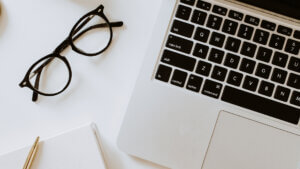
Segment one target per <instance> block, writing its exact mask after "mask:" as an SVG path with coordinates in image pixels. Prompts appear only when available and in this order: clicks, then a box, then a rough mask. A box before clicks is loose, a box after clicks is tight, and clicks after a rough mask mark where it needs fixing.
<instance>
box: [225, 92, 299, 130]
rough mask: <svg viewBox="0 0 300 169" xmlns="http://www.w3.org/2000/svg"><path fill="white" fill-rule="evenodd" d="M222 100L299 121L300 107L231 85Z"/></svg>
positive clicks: (295, 121) (287, 119)
mask: <svg viewBox="0 0 300 169" xmlns="http://www.w3.org/2000/svg"><path fill="white" fill-rule="evenodd" d="M241 98H243V99H241ZM222 100H223V101H225V102H228V103H231V104H234V105H237V106H241V107H244V108H247V109H250V110H253V111H255V112H259V113H262V114H264V115H268V116H271V117H274V118H277V119H280V120H283V121H286V122H289V123H292V124H296V125H297V124H298V122H299V117H300V109H297V108H294V107H291V106H288V105H285V104H282V103H278V102H275V101H273V100H270V99H267V98H264V97H261V96H257V95H255V94H252V93H248V92H245V91H242V90H239V89H235V88H232V87H229V86H225V88H224V92H223V95H222Z"/></svg>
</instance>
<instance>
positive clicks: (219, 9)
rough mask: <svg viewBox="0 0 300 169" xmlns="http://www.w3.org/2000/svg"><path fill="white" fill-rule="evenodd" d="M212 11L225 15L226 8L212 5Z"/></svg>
mask: <svg viewBox="0 0 300 169" xmlns="http://www.w3.org/2000/svg"><path fill="white" fill-rule="evenodd" d="M212 11H213V12H214V13H216V14H220V15H224V16H225V15H226V14H227V11H228V10H227V9H226V8H224V7H221V6H218V5H214V7H213V10H212Z"/></svg>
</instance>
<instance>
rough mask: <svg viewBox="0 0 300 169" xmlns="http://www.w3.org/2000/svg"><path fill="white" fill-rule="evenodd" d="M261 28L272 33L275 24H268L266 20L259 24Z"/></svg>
mask: <svg viewBox="0 0 300 169" xmlns="http://www.w3.org/2000/svg"><path fill="white" fill-rule="evenodd" d="M260 26H261V27H262V28H265V29H268V30H270V31H274V30H275V28H276V24H275V23H273V22H269V21H266V20H263V21H262V22H261V25H260Z"/></svg>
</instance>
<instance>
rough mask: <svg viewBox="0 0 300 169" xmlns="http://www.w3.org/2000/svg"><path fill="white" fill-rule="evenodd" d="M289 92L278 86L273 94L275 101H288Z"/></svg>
mask: <svg viewBox="0 0 300 169" xmlns="http://www.w3.org/2000/svg"><path fill="white" fill-rule="evenodd" d="M290 93H291V90H290V89H287V88H284V87H282V86H278V87H277V89H276V92H275V95H274V97H275V99H278V100H281V101H284V102H286V101H288V99H289V96H290Z"/></svg>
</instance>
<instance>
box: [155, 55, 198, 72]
mask: <svg viewBox="0 0 300 169" xmlns="http://www.w3.org/2000/svg"><path fill="white" fill-rule="evenodd" d="M161 61H162V62H163V63H166V64H170V65H173V66H176V67H179V68H181V69H185V70H188V71H193V70H194V67H195V64H196V59H194V58H191V57H187V56H184V55H181V54H179V53H175V52H172V51H169V50H165V51H164V53H163V56H162V59H161Z"/></svg>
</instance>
